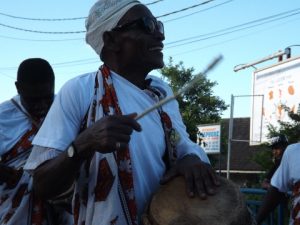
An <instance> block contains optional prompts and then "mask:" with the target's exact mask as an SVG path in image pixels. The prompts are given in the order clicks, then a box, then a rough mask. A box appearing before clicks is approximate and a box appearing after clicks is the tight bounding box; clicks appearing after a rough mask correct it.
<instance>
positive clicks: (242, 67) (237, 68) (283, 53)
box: [233, 50, 290, 72]
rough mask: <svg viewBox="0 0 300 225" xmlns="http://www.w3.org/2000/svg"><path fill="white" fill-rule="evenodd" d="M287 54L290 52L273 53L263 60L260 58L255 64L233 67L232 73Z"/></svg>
mask: <svg viewBox="0 0 300 225" xmlns="http://www.w3.org/2000/svg"><path fill="white" fill-rule="evenodd" d="M289 52H290V51H288V50H285V51H284V52H283V51H278V52H276V53H274V54H272V55H269V56H267V57H265V58H262V59H260V60H257V61H255V62H252V63H248V64H245V65H238V66H235V67H234V68H233V71H234V72H237V71H239V70H242V69H246V68H248V67H250V66H254V65H256V64H259V63H262V62H265V61H267V60H271V59H274V58H277V57H280V56H283V55H286V54H289Z"/></svg>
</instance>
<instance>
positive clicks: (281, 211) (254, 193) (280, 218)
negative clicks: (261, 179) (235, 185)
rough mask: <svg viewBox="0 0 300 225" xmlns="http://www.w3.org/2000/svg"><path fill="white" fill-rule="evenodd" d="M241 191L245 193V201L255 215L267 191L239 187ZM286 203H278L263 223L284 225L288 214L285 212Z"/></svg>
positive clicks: (265, 224) (266, 224)
mask: <svg viewBox="0 0 300 225" xmlns="http://www.w3.org/2000/svg"><path fill="white" fill-rule="evenodd" d="M241 192H242V193H244V194H245V195H246V203H247V205H248V207H249V208H250V209H251V211H252V213H253V214H254V215H256V213H257V212H258V209H259V207H260V206H261V204H262V199H263V197H264V195H265V194H266V193H267V191H266V190H264V189H257V188H241ZM286 207H287V205H286V204H280V205H279V206H278V207H277V208H276V209H275V210H274V211H273V212H272V213H271V214H270V215H269V216H268V218H267V219H266V220H265V221H264V223H263V225H285V224H288V223H287V222H288V214H287V213H286V212H287V210H286Z"/></svg>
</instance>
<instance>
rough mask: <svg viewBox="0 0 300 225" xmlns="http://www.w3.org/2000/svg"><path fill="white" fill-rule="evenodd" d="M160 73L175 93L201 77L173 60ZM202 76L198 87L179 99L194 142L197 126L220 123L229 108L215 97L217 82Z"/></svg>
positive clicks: (184, 119)
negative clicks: (214, 89)
mask: <svg viewBox="0 0 300 225" xmlns="http://www.w3.org/2000/svg"><path fill="white" fill-rule="evenodd" d="M160 72H161V74H162V76H163V79H165V80H166V81H167V82H168V83H169V84H170V86H171V88H172V89H173V91H174V92H177V91H178V90H179V89H180V88H181V87H183V86H184V85H185V84H186V83H187V82H189V81H191V80H192V79H193V78H194V77H195V76H196V75H199V74H194V68H187V69H186V68H185V67H184V65H183V62H179V63H178V64H174V63H173V60H172V58H170V59H169V63H168V64H167V65H166V66H165V67H164V68H162V69H161V70H160ZM200 76H201V78H200V81H199V82H198V83H197V85H195V86H194V87H193V88H191V89H190V90H189V91H187V92H186V93H184V94H183V95H182V96H179V97H178V98H177V100H178V102H179V108H180V111H181V114H182V118H183V121H184V123H185V125H186V127H187V131H188V133H189V134H190V136H191V139H192V140H193V141H196V140H197V125H200V124H209V123H216V122H219V121H220V119H221V114H222V112H223V111H224V110H226V109H227V107H228V105H226V104H225V102H224V101H223V100H222V99H220V98H219V97H217V96H214V95H213V90H212V88H213V87H214V86H216V85H217V82H215V81H210V80H209V79H208V78H207V77H206V76H205V75H200Z"/></svg>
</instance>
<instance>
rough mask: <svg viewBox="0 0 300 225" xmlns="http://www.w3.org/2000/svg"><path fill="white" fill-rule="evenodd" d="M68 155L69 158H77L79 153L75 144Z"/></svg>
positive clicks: (68, 151) (69, 149)
mask: <svg viewBox="0 0 300 225" xmlns="http://www.w3.org/2000/svg"><path fill="white" fill-rule="evenodd" d="M67 154H68V157H69V158H75V157H76V156H77V151H76V149H75V147H74V145H73V143H72V144H71V145H70V146H69V147H68V149H67Z"/></svg>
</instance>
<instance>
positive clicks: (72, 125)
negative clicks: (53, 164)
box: [24, 75, 94, 170]
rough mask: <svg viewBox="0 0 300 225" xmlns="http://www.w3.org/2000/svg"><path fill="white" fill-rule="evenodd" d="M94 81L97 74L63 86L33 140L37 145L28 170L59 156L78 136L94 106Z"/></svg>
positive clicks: (29, 160) (74, 80) (81, 77)
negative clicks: (90, 106)
mask: <svg viewBox="0 0 300 225" xmlns="http://www.w3.org/2000/svg"><path fill="white" fill-rule="evenodd" d="M92 80H94V76H88V75H86V76H80V77H77V78H75V79H72V80H70V81H68V82H67V83H66V84H65V85H64V86H63V87H62V89H61V90H60V91H59V93H58V94H57V96H56V98H55V100H54V102H53V104H52V106H51V108H50V110H49V112H48V114H47V117H46V118H45V121H44V122H43V125H42V127H41V128H40V130H39V132H38V133H37V135H36V136H35V138H34V140H33V145H34V148H33V150H32V152H31V155H30V157H29V158H28V160H27V163H26V165H25V167H24V168H25V169H27V170H32V169H35V168H36V167H37V166H39V165H40V164H41V163H43V162H45V161H47V160H49V159H51V158H54V157H56V156H57V155H58V154H59V152H61V151H64V150H66V149H67V147H68V146H69V145H70V143H71V142H72V141H73V140H74V139H75V138H76V136H77V135H78V132H79V130H80V127H81V124H82V122H83V120H84V116H85V115H86V113H87V111H88V108H89V105H90V101H91V97H92V94H91V93H93V84H94V83H93V82H92Z"/></svg>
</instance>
